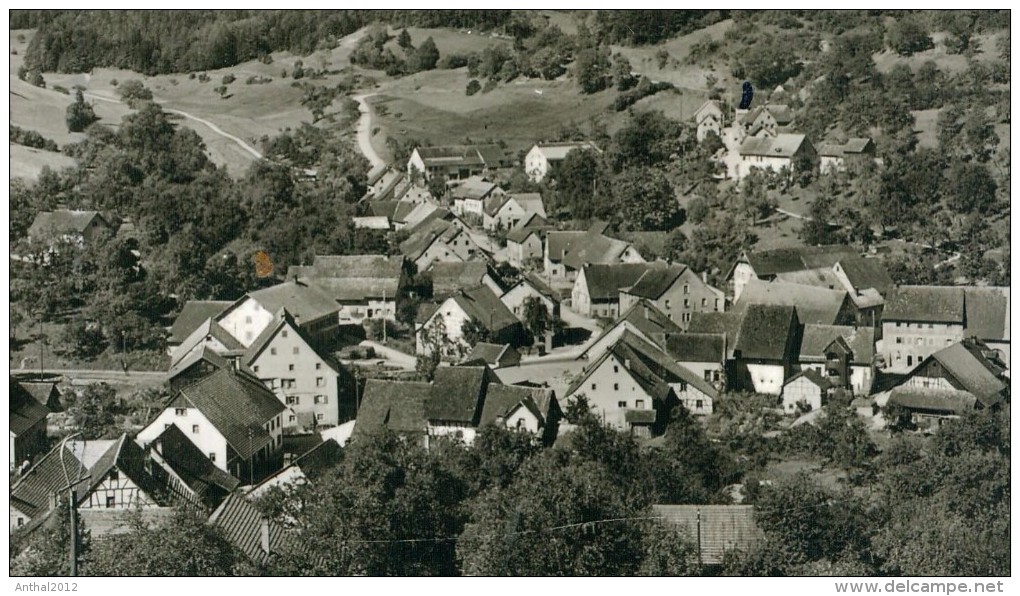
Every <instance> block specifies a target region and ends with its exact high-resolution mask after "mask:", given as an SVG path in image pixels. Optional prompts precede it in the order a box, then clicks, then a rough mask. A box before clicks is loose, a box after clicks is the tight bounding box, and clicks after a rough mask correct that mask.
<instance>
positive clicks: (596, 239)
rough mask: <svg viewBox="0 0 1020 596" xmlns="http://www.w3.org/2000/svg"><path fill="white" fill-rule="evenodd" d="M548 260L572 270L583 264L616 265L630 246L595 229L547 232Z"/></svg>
mask: <svg viewBox="0 0 1020 596" xmlns="http://www.w3.org/2000/svg"><path fill="white" fill-rule="evenodd" d="M546 241H547V242H548V244H549V251H548V252H549V260H551V261H552V262H554V263H559V262H561V261H562V262H563V264H564V265H566V266H568V267H570V268H572V269H580V268H581V267H583V266H584V265H585V264H588V263H590V264H599V265H602V264H609V263H616V262H617V261H618V260H619V258H620V256H621V255H622V254H623V253H624V251H626V250H627V247H629V246H630V244H629V243H628V242H626V241H624V240H617V239H616V238H610V237H609V236H606V235H605V234H603V233H601V232H600V231H596V229H591V230H588V231H587V232H549V233H548V234H547V235H546Z"/></svg>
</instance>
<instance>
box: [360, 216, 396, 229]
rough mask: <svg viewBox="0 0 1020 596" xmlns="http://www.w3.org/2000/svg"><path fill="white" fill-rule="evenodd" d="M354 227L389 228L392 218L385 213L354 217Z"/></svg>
mask: <svg viewBox="0 0 1020 596" xmlns="http://www.w3.org/2000/svg"><path fill="white" fill-rule="evenodd" d="M351 221H352V222H354V227H355V228H359V229H365V230H388V229H390V220H389V218H387V217H386V216H385V215H372V216H368V217H352V218H351Z"/></svg>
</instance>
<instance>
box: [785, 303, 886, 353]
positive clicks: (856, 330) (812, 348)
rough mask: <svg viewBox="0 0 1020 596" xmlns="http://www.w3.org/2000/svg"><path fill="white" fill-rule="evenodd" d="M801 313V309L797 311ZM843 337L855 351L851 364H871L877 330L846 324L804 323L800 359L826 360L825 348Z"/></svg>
mask: <svg viewBox="0 0 1020 596" xmlns="http://www.w3.org/2000/svg"><path fill="white" fill-rule="evenodd" d="M797 312H798V313H800V310H798V311H797ZM837 338H843V340H844V341H845V342H846V344H847V346H848V347H849V348H850V350H851V351H852V352H853V358H852V359H851V361H850V363H851V364H856V365H858V366H870V365H871V362H872V360H874V358H875V330H874V329H872V328H870V327H850V326H844V325H812V324H807V325H804V333H803V335H802V337H801V341H800V350H799V352H800V360H801V361H802V362H803V361H808V360H818V361H822V360H825V348H827V347H828V346H829V344H831V343H832V342H833V341H835V340H836V339H837Z"/></svg>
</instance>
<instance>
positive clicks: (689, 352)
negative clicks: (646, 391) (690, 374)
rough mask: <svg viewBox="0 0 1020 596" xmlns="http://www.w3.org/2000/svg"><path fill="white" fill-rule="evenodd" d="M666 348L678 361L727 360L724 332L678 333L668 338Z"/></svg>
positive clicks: (720, 361)
mask: <svg viewBox="0 0 1020 596" xmlns="http://www.w3.org/2000/svg"><path fill="white" fill-rule="evenodd" d="M666 349H667V351H668V352H669V354H670V355H671V356H673V358H675V359H676V361H677V362H719V363H722V362H724V361H725V360H726V335H725V334H723V333H677V334H674V335H670V336H669V337H667V338H666Z"/></svg>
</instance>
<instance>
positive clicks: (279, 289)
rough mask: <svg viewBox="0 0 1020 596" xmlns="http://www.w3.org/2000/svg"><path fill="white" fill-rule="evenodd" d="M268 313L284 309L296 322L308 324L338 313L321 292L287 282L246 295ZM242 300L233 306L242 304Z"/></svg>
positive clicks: (331, 299) (333, 302)
mask: <svg viewBox="0 0 1020 596" xmlns="http://www.w3.org/2000/svg"><path fill="white" fill-rule="evenodd" d="M248 297H250V298H252V299H253V300H255V301H256V302H258V303H259V304H260V305H262V308H264V309H266V310H268V311H269V312H272V313H275V312H280V309H282V308H286V309H287V312H289V313H290V314H291V315H292V316H293V317H294V319H295V320H296V321H298V322H300V323H308V322H310V321H315V320H318V319H321V318H323V317H327V316H330V315H336V314H337V313H338V312H340V306H339V305H337V303H336V300H334V299H333V298H332V297H330V296H329V295H328V294H326V293H325V292H324V291H323V290H321V289H319V288H317V287H315V286H311V285H308V284H306V283H303V282H297V283H296V282H293V281H288V282H284V283H281V284H277V285H275V286H271V287H268V288H265V289H262V290H256V291H254V292H251V293H250V294H248ZM243 301H244V299H243V298H242V299H241V300H240V301H238V302H237V303H235V304H240V302H243Z"/></svg>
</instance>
